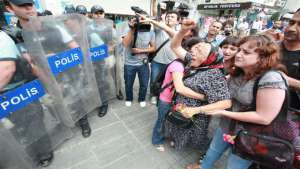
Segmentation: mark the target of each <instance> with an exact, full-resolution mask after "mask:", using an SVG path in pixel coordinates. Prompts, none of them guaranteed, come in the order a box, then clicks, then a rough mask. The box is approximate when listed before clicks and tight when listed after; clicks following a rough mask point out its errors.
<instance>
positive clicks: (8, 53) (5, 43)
mask: <svg viewBox="0 0 300 169" xmlns="http://www.w3.org/2000/svg"><path fill="white" fill-rule="evenodd" d="M0 49H1V50H0V60H3V59H17V58H18V57H19V56H20V52H19V50H18V48H17V46H16V44H15V42H14V41H13V40H12V39H11V38H10V37H9V36H8V35H7V34H6V33H5V32H2V31H0Z"/></svg>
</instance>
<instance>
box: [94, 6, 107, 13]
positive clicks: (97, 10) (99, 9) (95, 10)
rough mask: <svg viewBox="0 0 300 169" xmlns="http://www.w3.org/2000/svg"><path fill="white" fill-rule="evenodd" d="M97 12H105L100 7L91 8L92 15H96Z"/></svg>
mask: <svg viewBox="0 0 300 169" xmlns="http://www.w3.org/2000/svg"><path fill="white" fill-rule="evenodd" d="M96 12H104V9H103V8H102V7H101V6H100V5H94V6H92V8H91V13H96Z"/></svg>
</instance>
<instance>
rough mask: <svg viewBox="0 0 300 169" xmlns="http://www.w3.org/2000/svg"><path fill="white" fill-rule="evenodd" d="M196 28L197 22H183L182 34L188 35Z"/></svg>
mask: <svg viewBox="0 0 300 169" xmlns="http://www.w3.org/2000/svg"><path fill="white" fill-rule="evenodd" d="M195 27H196V22H195V21H194V20H192V19H185V20H183V21H182V24H181V30H180V32H182V33H186V32H188V31H189V30H191V29H193V28H195Z"/></svg>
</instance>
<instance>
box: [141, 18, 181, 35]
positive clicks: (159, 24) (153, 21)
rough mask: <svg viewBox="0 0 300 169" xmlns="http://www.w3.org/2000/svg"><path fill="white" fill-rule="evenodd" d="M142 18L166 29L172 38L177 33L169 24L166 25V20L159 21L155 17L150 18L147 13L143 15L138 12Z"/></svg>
mask: <svg viewBox="0 0 300 169" xmlns="http://www.w3.org/2000/svg"><path fill="white" fill-rule="evenodd" d="M138 15H139V16H140V17H141V18H143V19H144V20H145V21H146V22H150V23H152V24H153V25H154V26H155V27H158V28H160V29H162V30H164V31H165V32H167V34H168V35H169V37H170V38H173V37H174V36H175V34H176V31H175V30H174V29H172V28H171V27H169V26H168V25H166V24H165V23H164V22H158V21H156V20H154V19H151V18H148V17H147V16H145V15H141V14H138Z"/></svg>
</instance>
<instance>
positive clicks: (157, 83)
mask: <svg viewBox="0 0 300 169" xmlns="http://www.w3.org/2000/svg"><path fill="white" fill-rule="evenodd" d="M175 61H178V62H181V63H182V64H183V65H184V66H185V65H186V64H185V63H184V61H182V60H180V59H175V60H173V61H172V62H171V63H169V64H167V66H165V67H164V68H163V69H161V70H160V72H159V73H158V75H157V77H156V78H155V79H154V81H153V82H152V84H151V86H150V87H151V91H153V93H152V94H153V96H156V97H159V94H160V93H161V92H163V91H164V90H165V89H166V88H167V87H169V86H171V85H172V84H173V81H172V82H170V83H168V84H166V85H165V86H162V84H163V81H164V79H165V75H166V71H167V69H168V67H169V66H170V65H171V64H172V63H173V62H175Z"/></svg>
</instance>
